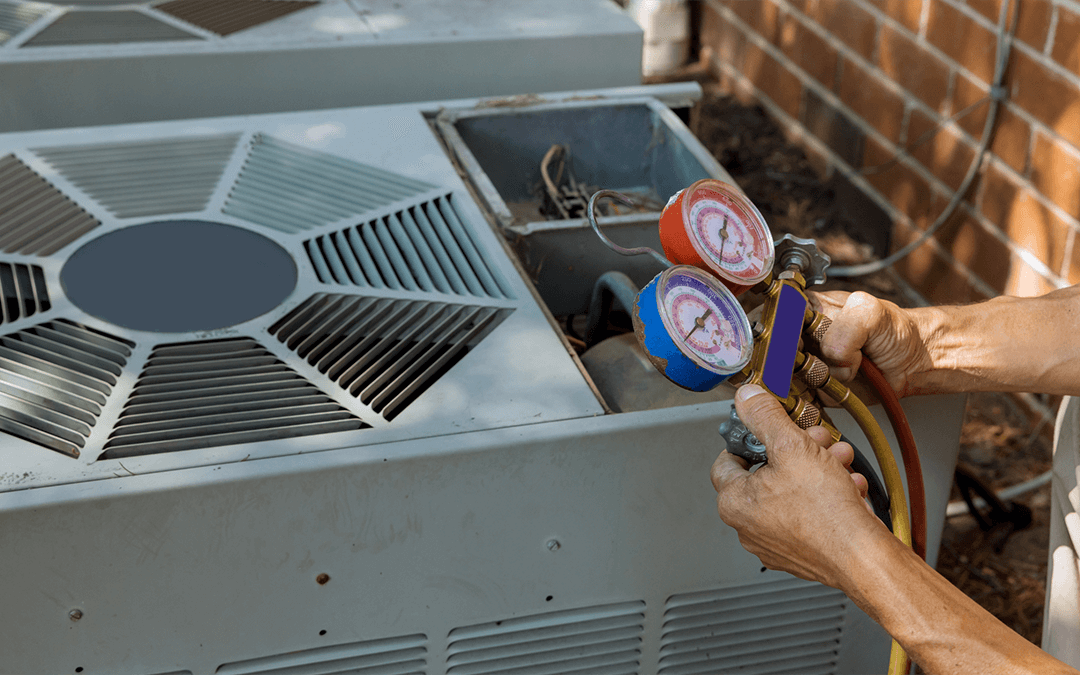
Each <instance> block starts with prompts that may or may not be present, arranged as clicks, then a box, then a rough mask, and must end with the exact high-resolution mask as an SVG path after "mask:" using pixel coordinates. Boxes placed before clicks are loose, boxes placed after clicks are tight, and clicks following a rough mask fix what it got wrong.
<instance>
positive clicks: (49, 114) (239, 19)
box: [0, 0, 642, 132]
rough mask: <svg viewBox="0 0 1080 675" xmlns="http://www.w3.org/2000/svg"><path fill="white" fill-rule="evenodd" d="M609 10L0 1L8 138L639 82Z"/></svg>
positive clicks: (569, 4)
mask: <svg viewBox="0 0 1080 675" xmlns="http://www.w3.org/2000/svg"><path fill="white" fill-rule="evenodd" d="M641 46H642V33H641V29H640V28H639V27H638V26H637V24H635V23H634V21H633V20H632V19H631V18H630V17H629V16H627V15H626V14H625V12H623V11H622V10H621V9H620V8H619V7H618V6H617V5H615V3H613V2H611V1H610V0H541V1H537V0H511V1H508V0H502V1H501V2H488V1H486V0H155V1H148V0H143V1H135V2H119V1H116V0H112V1H110V0H70V1H69V2H31V1H28V0H0V132H6V131H21V130H30V129H48V128H59V127H82V126H89V125H100V124H118V123H124V122H144V121H155V120H166V119H186V118H190V117H211V116H218V115H241V114H258V113H268V112H284V111H290V110H314V109H326V108H338V107H345V106H357V105H375V104H383V103H400V102H405V101H426V100H432V99H450V98H462V97H474V96H504V95H513V94H518V93H520V92H545V91H564V90H571V89H590V88H598V87H618V86H634V85H637V84H639V83H640V81H641Z"/></svg>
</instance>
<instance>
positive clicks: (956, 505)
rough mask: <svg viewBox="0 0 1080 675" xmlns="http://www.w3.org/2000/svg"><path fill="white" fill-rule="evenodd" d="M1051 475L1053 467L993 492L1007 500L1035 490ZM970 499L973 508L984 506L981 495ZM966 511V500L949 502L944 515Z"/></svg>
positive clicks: (960, 514)
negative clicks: (973, 505)
mask: <svg viewBox="0 0 1080 675" xmlns="http://www.w3.org/2000/svg"><path fill="white" fill-rule="evenodd" d="M1053 476H1054V471H1053V469H1051V470H1049V471H1047V472H1046V473H1042V474H1039V475H1038V476H1035V477H1034V478H1032V479H1031V480H1026V481H1024V482H1023V483H1017V484H1016V485H1012V486H1010V487H1007V488H1005V489H1003V490H1001V491H1000V492H996V493H995V494H996V495H997V496H998V499H1000V500H1001V501H1008V500H1010V499H1014V498H1016V497H1019V496H1020V495H1022V494H1026V493H1028V492H1031V491H1032V490H1036V489H1038V488H1041V487H1042V486H1044V485H1046V484H1047V483H1049V482H1050V479H1051V478H1052V477H1053ZM972 501H973V502H974V504H975V508H977V509H981V508H983V507H985V506H986V502H985V501H983V499H982V498H981V497H976V498H975V499H973V500H972ZM967 512H968V505H967V502H964V501H959V502H949V506H948V507H947V508H946V509H945V516H946V517H948V518H952V517H953V516H962V515H964V514H965V513H967Z"/></svg>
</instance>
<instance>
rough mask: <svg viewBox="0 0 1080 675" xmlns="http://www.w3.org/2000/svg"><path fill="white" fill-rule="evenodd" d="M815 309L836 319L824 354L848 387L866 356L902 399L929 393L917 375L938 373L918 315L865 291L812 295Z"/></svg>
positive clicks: (823, 340) (828, 333)
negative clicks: (918, 381)
mask: <svg viewBox="0 0 1080 675" xmlns="http://www.w3.org/2000/svg"><path fill="white" fill-rule="evenodd" d="M808 295H809V297H810V304H811V305H813V307H814V309H816V310H817V311H819V312H822V313H824V314H825V315H826V316H828V317H829V318H830V319H832V325H831V326H830V327H829V330H828V331H826V333H825V336H824V338H823V339H822V341H821V355H822V356H823V357H824V358H825V361H826V362H827V363H828V364H829V366H830V367H831V369H832V374H833V376H834V377H836V378H837V379H839V380H842V381H844V382H848V381H850V380H851V379H852V378H853V377H855V373H856V372H858V370H859V366H860V364H861V363H862V357H863V353H864V352H865V354H866V355H867V356H869V357H870V358H871V359H872V360H873V361H874V363H875V364H876V365H877V367H878V368H880V369H881V372H882V373H883V374H884V375H885V379H886V380H888V382H889V384H890V385H892V388H893V389H895V390H896V393H897V395H899V396H907V395H910V394H914V393H926V392H925V391H924V390H921V389H920V388H919V386H918V384H917V382H916V381H915V378H916V376H918V375H919V374H920V373H925V372H927V371H929V370H930V369H931V368H932V364H931V359H930V354H929V352H928V351H927V345H926V342H925V337H924V336H923V335H922V333H921V332H920V327H919V322H918V316H919V314H918V312H917V310H905V309H901V308H900V307H898V306H897V305H896V304H894V303H891V302H888V301H887V300H881V299H879V298H876V297H874V296H872V295H870V294H869V293H863V292H861V291H859V292H856V293H846V292H843V291H831V292H828V293H813V292H811V293H809V294H808Z"/></svg>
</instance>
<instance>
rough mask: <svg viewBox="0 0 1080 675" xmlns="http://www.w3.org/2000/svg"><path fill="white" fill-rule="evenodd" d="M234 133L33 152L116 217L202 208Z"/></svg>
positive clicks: (235, 138)
mask: <svg viewBox="0 0 1080 675" xmlns="http://www.w3.org/2000/svg"><path fill="white" fill-rule="evenodd" d="M239 138H240V137H239V134H221V135H216V136H206V137H197V138H182V139H171V140H163V141H140V142H132V143H121V144H116V143H111V144H101V145H87V146H80V147H65V148H41V149H37V150H34V152H35V153H36V154H37V155H39V156H41V157H42V158H43V159H45V160H46V161H48V162H49V163H50V164H52V165H53V166H55V167H56V168H57V169H58V170H59V171H60V173H61V174H63V176H64V177H65V178H67V179H68V180H69V181H71V182H72V183H73V184H74V185H75V186H76V187H78V188H79V189H80V190H82V191H83V192H85V193H86V194H88V195H90V196H91V197H93V198H94V199H95V200H97V201H98V202H100V203H101V204H102V205H103V206H104V207H105V208H107V209H108V210H109V211H111V212H112V213H114V214H115V215H116V216H117V217H119V218H135V217H139V216H155V215H163V214H167V213H188V212H192V211H202V210H203V209H204V208H206V204H207V202H208V201H209V200H210V196H211V195H212V194H213V192H214V189H215V188H216V187H217V183H218V180H219V179H220V178H221V174H222V172H223V171H224V170H225V165H226V164H227V163H228V162H229V159H230V157H231V156H232V153H233V150H234V149H235V148H236V143H237V141H238V140H239Z"/></svg>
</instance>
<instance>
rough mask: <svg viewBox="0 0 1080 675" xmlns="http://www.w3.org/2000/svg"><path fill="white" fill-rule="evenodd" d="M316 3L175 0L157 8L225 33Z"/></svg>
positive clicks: (308, 0) (303, 0)
mask: <svg viewBox="0 0 1080 675" xmlns="http://www.w3.org/2000/svg"><path fill="white" fill-rule="evenodd" d="M317 4H319V3H318V2H316V1H315V0H172V1H171V2H166V3H163V4H160V5H156V6H155V7H154V9H156V10H158V11H161V12H165V13H166V14H171V15H173V16H175V17H176V18H177V19H180V20H182V21H187V22H188V23H190V24H192V25H194V26H198V27H200V28H204V29H206V30H208V31H211V32H213V33H217V34H218V35H221V36H226V35H232V34H233V33H236V32H238V31H242V30H245V29H247V28H253V27H255V26H258V25H260V24H264V23H266V22H268V21H273V20H274V19H279V18H281V17H283V16H288V15H289V14H292V13H293V12H298V11H300V10H302V9H306V8H308V7H313V6H315V5H317Z"/></svg>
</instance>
